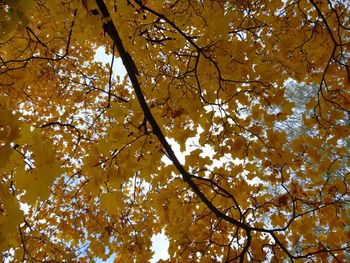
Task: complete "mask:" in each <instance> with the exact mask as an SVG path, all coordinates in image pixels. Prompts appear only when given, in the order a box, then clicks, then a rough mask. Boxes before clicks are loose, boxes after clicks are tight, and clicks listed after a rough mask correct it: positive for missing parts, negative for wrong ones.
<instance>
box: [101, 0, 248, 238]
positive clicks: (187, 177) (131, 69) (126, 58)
mask: <svg viewBox="0 0 350 263" xmlns="http://www.w3.org/2000/svg"><path fill="white" fill-rule="evenodd" d="M96 3H97V5H98V7H99V9H100V11H101V13H102V16H103V18H104V19H108V18H110V15H109V12H108V9H107V7H106V5H105V3H104V1H103V0H96ZM103 28H104V30H105V31H106V32H107V33H108V35H109V36H110V37H111V38H112V40H113V41H114V43H115V45H116V47H117V50H118V52H119V55H120V58H121V59H122V61H123V64H124V66H125V68H126V71H127V73H128V75H129V78H130V81H131V83H132V86H133V89H134V91H135V94H136V96H137V99H138V101H139V104H140V106H141V108H142V111H143V113H144V115H145V118H146V119H147V121H148V122H149V123H150V125H151V127H152V130H153V133H154V134H155V135H156V136H157V138H158V139H159V141H160V143H161V144H162V146H163V148H164V149H165V151H166V153H167V155H168V157H169V158H170V160H171V161H172V163H173V164H174V165H175V167H176V169H177V170H178V171H179V173H180V174H181V175H182V178H183V180H184V181H185V182H186V183H187V184H188V185H189V186H190V188H191V189H192V191H193V192H194V193H195V194H196V195H197V196H198V197H199V198H200V199H201V201H202V202H203V203H204V204H205V205H206V206H207V207H208V208H209V209H210V210H211V211H212V212H213V213H214V214H215V215H216V216H217V217H218V218H222V219H224V220H226V221H227V222H230V223H231V224H233V225H235V226H237V227H241V228H242V229H244V230H245V231H246V232H247V234H249V230H250V227H249V226H248V225H246V224H244V223H242V222H240V221H238V220H236V219H234V218H231V217H229V216H227V215H226V214H224V213H223V212H221V211H220V210H218V209H217V208H216V206H214V205H213V204H212V203H211V202H210V200H209V199H208V198H207V197H206V196H205V195H204V194H203V193H202V191H201V190H200V189H199V187H198V186H197V185H196V184H195V183H194V182H193V181H192V179H191V174H190V173H188V172H187V171H186V169H185V168H184V167H183V166H182V164H181V163H180V161H179V159H178V158H177V157H176V155H175V153H174V151H173V149H172V148H171V146H170V145H169V143H168V142H167V140H166V139H165V136H164V134H163V132H162V131H161V129H160V127H159V125H158V123H157V122H156V120H155V119H154V117H153V114H152V112H151V110H150V109H149V107H148V105H147V102H146V100H145V97H144V95H143V92H142V89H141V86H140V83H139V81H138V79H137V75H138V70H137V67H136V65H135V63H134V61H133V59H132V57H131V56H130V54H129V53H128V52H127V51H126V50H125V48H124V45H123V42H122V40H121V38H120V36H119V33H118V31H117V29H116V27H115V25H114V24H113V22H112V20H111V19H109V20H107V22H105V23H104V24H103Z"/></svg>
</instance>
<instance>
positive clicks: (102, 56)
mask: <svg viewBox="0 0 350 263" xmlns="http://www.w3.org/2000/svg"><path fill="white" fill-rule="evenodd" d="M94 60H95V61H98V62H101V63H103V64H109V65H111V63H112V55H107V54H106V51H105V48H104V47H99V48H98V49H96V53H95V56H94ZM113 73H114V75H118V76H119V77H120V78H121V79H122V78H124V76H125V75H126V70H125V67H124V65H123V62H122V59H121V58H120V57H114V62H113Z"/></svg>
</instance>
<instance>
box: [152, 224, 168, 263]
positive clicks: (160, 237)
mask: <svg viewBox="0 0 350 263" xmlns="http://www.w3.org/2000/svg"><path fill="white" fill-rule="evenodd" d="M151 240H152V246H151V249H152V251H153V252H154V255H153V257H152V259H151V260H150V262H151V263H155V262H158V260H160V259H163V260H167V259H168V258H169V257H170V255H169V253H168V249H169V240H168V238H167V236H166V235H165V233H164V230H163V231H162V233H160V234H157V235H153V236H152V239H151Z"/></svg>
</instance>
